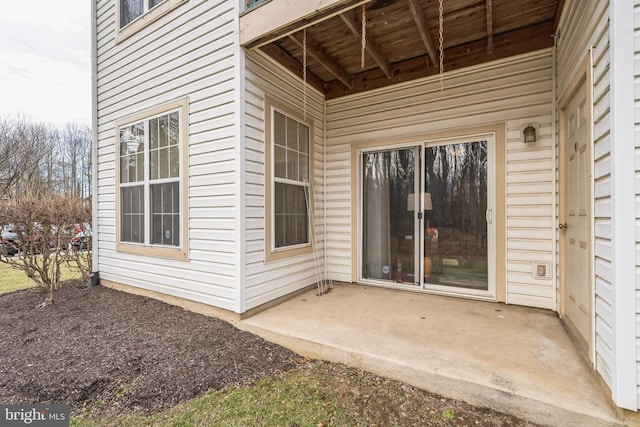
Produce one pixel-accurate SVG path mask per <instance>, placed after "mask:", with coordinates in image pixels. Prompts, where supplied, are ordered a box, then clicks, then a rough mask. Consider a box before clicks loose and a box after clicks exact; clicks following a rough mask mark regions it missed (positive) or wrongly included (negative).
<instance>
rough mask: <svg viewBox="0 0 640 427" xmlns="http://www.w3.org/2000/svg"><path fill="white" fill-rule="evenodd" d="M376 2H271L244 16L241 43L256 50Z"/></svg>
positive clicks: (284, 0) (309, 0)
mask: <svg viewBox="0 0 640 427" xmlns="http://www.w3.org/2000/svg"><path fill="white" fill-rule="evenodd" d="M371 1H373V0H313V1H312V0H308V1H300V0H270V1H267V2H265V3H262V4H261V5H260V7H256V8H253V9H249V10H247V11H246V12H245V13H243V14H242V15H241V16H240V44H242V45H243V46H244V47H246V48H247V49H256V48H259V47H261V46H264V45H266V44H268V43H271V42H274V41H276V40H279V39H281V38H283V37H286V36H288V35H289V34H293V33H295V32H298V31H300V30H302V29H303V28H308V27H310V26H313V25H316V24H318V23H320V22H323V21H326V20H328V19H329V18H332V17H334V16H337V15H338V14H340V13H343V12H346V11H348V10H350V9H352V8H354V7H358V6H360V5H362V4H366V3H369V2H371Z"/></svg>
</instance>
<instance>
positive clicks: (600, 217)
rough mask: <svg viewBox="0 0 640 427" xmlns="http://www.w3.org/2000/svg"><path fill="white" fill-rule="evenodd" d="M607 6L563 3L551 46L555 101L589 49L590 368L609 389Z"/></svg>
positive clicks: (610, 264) (611, 359)
mask: <svg viewBox="0 0 640 427" xmlns="http://www.w3.org/2000/svg"><path fill="white" fill-rule="evenodd" d="M608 9H609V4H608V2H606V1H593V2H583V1H580V0H576V1H571V2H567V4H566V6H565V11H564V17H563V22H562V23H561V28H560V30H561V35H560V38H559V40H558V47H557V84H558V96H559V98H560V99H562V97H563V96H566V95H567V91H568V90H569V89H570V87H569V86H570V84H571V81H572V79H573V78H574V76H575V75H576V73H577V71H578V67H579V66H580V64H582V62H583V60H584V58H585V56H586V55H587V52H588V51H589V48H590V47H593V53H592V58H593V75H592V81H593V88H591V89H592V91H593V92H592V94H593V117H592V120H593V138H594V145H593V162H594V164H593V170H594V176H593V179H594V205H593V212H594V224H593V227H594V242H593V255H594V259H593V263H594V265H593V268H594V281H595V307H594V311H595V352H596V369H597V370H598V372H599V374H600V375H601V376H602V378H603V379H604V381H605V382H606V383H607V384H608V385H609V386H611V381H612V377H611V373H612V369H613V363H614V357H613V356H614V355H613V348H614V342H613V335H612V330H613V312H612V307H613V300H612V289H611V288H612V286H613V284H612V281H613V275H612V269H613V268H614V266H613V259H612V232H611V221H612V199H611V194H612V188H611V155H610V154H611V140H610V117H609V110H610V106H609V89H610V80H609V79H610V77H609V34H608V31H609V15H608Z"/></svg>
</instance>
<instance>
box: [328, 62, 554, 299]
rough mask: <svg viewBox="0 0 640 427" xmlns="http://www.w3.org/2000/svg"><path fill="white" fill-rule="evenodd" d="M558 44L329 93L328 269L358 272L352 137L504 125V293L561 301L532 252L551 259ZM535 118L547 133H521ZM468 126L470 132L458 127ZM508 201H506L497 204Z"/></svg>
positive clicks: (337, 274) (338, 274)
mask: <svg viewBox="0 0 640 427" xmlns="http://www.w3.org/2000/svg"><path fill="white" fill-rule="evenodd" d="M551 76H552V71H551V50H550V49H545V50H542V51H538V52H534V53H531V54H526V55H521V56H518V57H514V58H510V59H506V60H500V61H495V62H491V63H488V64H483V65H479V66H475V67H471V68H468V69H464V70H459V71H454V72H451V73H448V74H446V75H445V78H444V86H445V90H444V92H440V87H439V86H440V84H439V79H438V78H437V76H436V77H429V78H425V79H420V80H416V81H412V82H409V83H406V84H401V85H396V86H390V87H388V88H384V89H380V90H375V91H371V92H367V93H364V94H359V95H354V96H349V97H345V98H341V99H335V100H330V101H328V102H327V142H328V147H327V201H326V203H327V232H328V239H327V257H328V260H327V261H328V269H329V278H332V279H334V280H342V281H349V282H350V281H351V280H352V269H353V262H355V261H354V260H352V255H351V254H352V245H353V244H354V242H352V241H351V232H352V224H354V223H355V222H356V218H352V217H351V201H352V198H353V197H356V195H354V194H352V193H351V188H352V186H351V185H352V183H351V176H352V175H351V145H352V144H359V143H368V142H380V143H387V144H393V143H396V142H399V141H404V142H407V141H416V142H421V141H424V140H426V139H428V138H429V135H432V134H437V133H439V132H440V133H441V132H446V131H451V130H456V129H464V128H473V127H481V126H487V125H496V124H497V125H498V126H504V127H505V131H506V132H507V141H506V143H507V147H506V150H507V152H506V162H507V164H506V170H502V169H499V170H498V171H497V173H504V174H505V176H506V186H507V189H506V198H507V200H503V201H497V203H498V206H497V209H507V212H508V216H507V230H503V232H502V233H500V232H499V235H504V234H505V233H504V232H505V231H506V239H507V242H506V244H507V258H508V259H507V264H506V270H507V271H506V278H507V289H506V291H507V294H506V298H507V301H508V302H510V303H514V304H525V305H531V306H534V307H542V308H549V309H555V308H556V306H555V295H554V293H555V281H554V280H540V279H534V278H533V277H532V275H531V269H532V262H533V261H547V262H553V257H554V247H553V241H554V240H553V234H552V233H553V228H554V219H553V213H552V206H553V198H554V186H553V182H554V164H553V148H552V147H553V144H552V142H551V141H552V138H551V106H552V90H551V81H552V80H551ZM529 122H537V123H539V124H540V126H541V128H540V129H541V139H540V141H539V142H537V143H536V144H532V145H531V146H529V145H527V146H524V144H522V143H520V142H519V136H518V133H519V126H520V125H521V124H522V123H529ZM461 132H464V131H463V130H461ZM500 203H502V204H500Z"/></svg>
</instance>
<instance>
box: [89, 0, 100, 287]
mask: <svg viewBox="0 0 640 427" xmlns="http://www.w3.org/2000/svg"><path fill="white" fill-rule="evenodd" d="M90 1H91V175H92V183H91V187H92V190H91V217H92V221H91V222H92V224H91V285H92V286H95V285H99V284H100V272H99V268H100V263H99V262H98V256H99V248H98V242H99V238H98V233H99V224H98V34H97V32H98V23H97V21H98V10H97V9H98V5H97V0H90Z"/></svg>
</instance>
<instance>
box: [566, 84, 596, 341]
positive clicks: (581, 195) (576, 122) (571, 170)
mask: <svg viewBox="0 0 640 427" xmlns="http://www.w3.org/2000/svg"><path fill="white" fill-rule="evenodd" d="M563 117H564V123H563V126H564V133H565V134H564V144H565V146H564V153H565V155H564V162H565V163H564V170H565V185H564V189H563V190H564V201H565V204H566V205H565V209H564V212H565V218H564V222H565V224H566V228H565V236H564V245H563V249H564V251H565V254H564V255H565V256H564V259H565V263H566V265H565V266H564V269H565V275H564V278H565V283H564V287H565V288H564V289H565V292H564V295H565V302H564V307H565V317H566V319H567V320H568V321H569V322H570V323H571V324H572V325H573V327H574V328H575V330H576V331H577V333H578V334H579V335H580V338H581V339H582V340H584V344H585V346H587V345H588V343H589V341H590V330H591V291H590V290H591V284H590V276H591V267H590V260H591V244H590V241H591V237H590V236H591V227H590V222H591V219H590V218H591V209H590V200H591V194H590V191H589V188H590V187H589V185H590V181H591V180H590V164H591V158H590V150H589V146H588V141H589V139H588V132H587V130H588V120H587V114H586V83H585V82H584V81H583V82H582V83H581V84H580V85H579V89H578V90H577V91H576V93H575V94H574V95H573V96H572V97H571V98H570V100H569V102H568V104H567V106H566V108H565V109H564V111H563Z"/></svg>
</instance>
